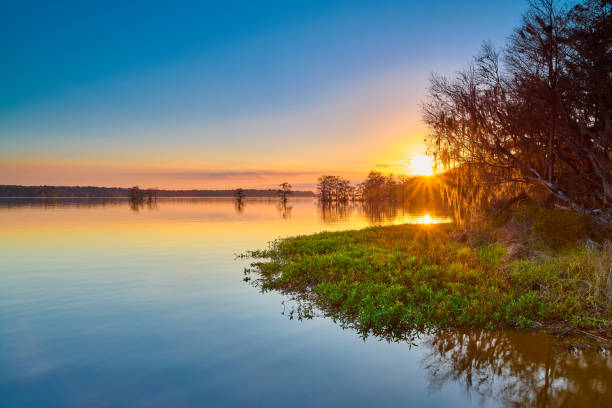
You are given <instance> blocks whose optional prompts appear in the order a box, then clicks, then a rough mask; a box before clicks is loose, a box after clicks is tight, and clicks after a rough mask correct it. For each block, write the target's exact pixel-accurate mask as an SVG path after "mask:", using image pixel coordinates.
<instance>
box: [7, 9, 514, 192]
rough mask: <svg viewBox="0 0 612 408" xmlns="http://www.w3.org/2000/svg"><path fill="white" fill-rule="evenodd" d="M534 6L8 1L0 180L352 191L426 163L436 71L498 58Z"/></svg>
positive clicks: (35, 182)
mask: <svg viewBox="0 0 612 408" xmlns="http://www.w3.org/2000/svg"><path fill="white" fill-rule="evenodd" d="M127 3H129V4H127ZM525 6H526V4H525V3H524V2H522V1H507V2H490V1H465V2H455V1H447V0H445V1H442V0H440V1H430V2H425V1H397V2H394V1H385V2H381V1H378V2H365V1H364V2H360V1H333V2H332V1H308V2H287V1H284V2H271V1H256V2H255V1H252V2H245V1H236V2H204V1H200V2H195V1H194V2H189V1H185V2H178V1H175V2H162V1H147V2H114V1H103V2H83V1H75V2H64V1H56V2H28V1H8V2H7V1H6V0H5V1H4V2H2V4H1V5H0V27H2V31H3V35H2V36H1V37H0V51H1V52H2V55H3V62H2V64H0V89H2V98H0V183H3V184H7V183H9V184H12V183H21V184H41V183H47V184H102V185H129V184H133V183H139V181H140V184H143V183H144V184H146V183H153V184H155V185H158V186H163V187H172V186H177V187H185V186H193V187H201V188H204V187H207V186H213V187H218V188H221V187H230V188H233V187H236V186H238V185H240V186H254V187H265V186H267V185H273V184H275V183H276V180H273V178H274V177H277V178H278V174H279V172H281V173H282V174H283V175H285V174H287V175H286V176H285V177H289V178H291V177H292V176H291V174H293V173H292V172H294V173H295V174H296V177H294V178H295V180H293V181H294V183H295V184H298V185H299V184H301V185H307V184H309V183H311V182H310V181H308V180H309V179H308V178H309V177H310V178H312V179H313V180H312V182H314V180H315V179H316V177H315V176H313V174H314V173H317V172H336V173H340V174H345V175H348V176H350V177H351V178H353V179H358V178H359V177H362V176H361V175H363V176H365V173H366V172H367V170H368V169H370V168H373V166H375V165H376V164H377V163H380V162H389V163H393V162H396V161H399V160H402V159H407V158H409V157H410V156H411V155H415V154H419V153H422V150H423V145H422V139H423V136H424V134H425V132H426V129H425V128H424V127H423V125H422V123H421V122H420V114H419V103H420V101H421V100H422V99H423V97H424V93H425V90H426V87H427V78H428V76H429V73H430V72H432V71H436V72H443V73H452V72H453V71H455V70H457V69H460V68H462V67H463V66H465V65H466V63H467V62H469V60H470V58H471V56H472V55H474V54H475V53H476V52H477V51H478V48H479V46H480V44H481V43H482V41H484V40H492V41H493V43H494V44H496V45H500V46H501V45H502V44H503V42H504V39H505V38H506V37H507V36H508V35H509V34H510V33H511V31H512V28H513V27H514V26H516V25H517V24H518V22H519V20H520V14H521V12H522V11H523V10H524V8H525ZM255 173H256V174H258V176H257V175H256V176H249V174H255ZM298 174H300V176H299V177H298V176H297V175H298ZM207 175H213V177H208V176H207ZM219 175H220V176H219ZM224 175H228V176H227V177H225V176H224ZM249 177H251V178H249Z"/></svg>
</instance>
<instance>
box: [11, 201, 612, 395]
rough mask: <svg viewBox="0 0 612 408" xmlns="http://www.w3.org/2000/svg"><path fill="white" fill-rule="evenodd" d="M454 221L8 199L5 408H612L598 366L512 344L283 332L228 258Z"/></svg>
mask: <svg viewBox="0 0 612 408" xmlns="http://www.w3.org/2000/svg"><path fill="white" fill-rule="evenodd" d="M447 220H448V218H446V217H444V216H441V215H436V214H434V213H430V214H426V213H425V212H423V211H419V212H411V211H407V210H406V211H402V210H398V211H389V210H385V211H383V212H378V213H374V212H372V211H371V210H368V209H363V208H362V207H361V206H360V205H359V204H355V205H352V206H349V207H347V208H334V207H331V208H323V209H322V208H319V207H318V206H317V205H316V202H315V201H314V200H311V199H296V200H293V201H291V202H290V203H289V204H288V205H287V206H286V207H282V206H279V205H278V203H277V201H276V200H254V201H246V203H245V205H244V206H242V207H241V208H238V207H236V206H235V204H234V202H233V201H232V200H229V199H161V200H158V202H157V203H156V204H155V205H152V206H147V205H144V206H130V204H129V203H128V202H127V201H125V200H101V199H93V200H87V199H58V200H52V201H50V200H47V201H42V200H38V199H0V406H2V407H43V406H44V407H85V406H86V407H116V406H130V407H144V406H146V407H168V406H172V407H179V406H197V407H225V406H236V407H238V406H263V407H287V406H291V407H320V406H352V407H361V406H363V407H365V406H377V407H384V406H388V407H395V406H414V407H448V406H452V407H461V406H581V407H598V406H612V357H611V356H610V354H609V353H608V352H607V351H605V350H603V351H601V350H597V349H587V350H583V351H572V352H570V351H568V350H567V348H566V347H565V344H564V342H560V341H558V340H556V339H555V338H554V337H552V336H550V335H547V334H538V333H517V332H513V331H495V332H491V331H481V330H475V331H470V332H456V331H445V332H438V333H436V334H430V335H423V336H421V337H420V338H418V339H416V340H415V341H414V344H412V345H411V344H408V343H406V342H400V343H394V342H391V343H388V342H386V341H380V340H378V339H375V338H368V339H366V340H365V341H364V340H363V339H361V338H360V337H359V336H358V335H357V334H356V333H355V332H353V331H351V330H342V329H341V328H340V327H338V326H337V325H335V324H334V323H333V322H332V321H331V320H329V319H325V318H314V319H312V320H303V321H297V320H295V319H294V320H290V319H289V318H288V317H287V315H282V314H281V313H282V312H283V304H282V302H283V300H285V299H284V298H283V297H282V296H281V295H279V294H278V293H263V294H262V293H260V292H259V291H258V290H257V289H256V288H254V287H253V286H251V285H250V284H248V283H245V282H243V280H242V278H243V274H242V270H243V268H244V267H245V266H247V264H248V262H249V261H248V260H243V259H235V258H234V254H235V253H240V252H242V251H245V250H248V249H255V248H262V247H265V246H266V244H267V242H268V241H270V240H272V239H275V238H277V237H283V236H290V235H296V234H307V233H313V232H317V231H322V230H341V229H349V228H361V227H365V226H369V225H372V224H389V223H403V222H421V223H422V222H442V221H447Z"/></svg>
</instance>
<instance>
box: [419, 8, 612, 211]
mask: <svg viewBox="0 0 612 408" xmlns="http://www.w3.org/2000/svg"><path fill="white" fill-rule="evenodd" d="M610 4H611V2H610V1H609V0H606V1H595V0H588V1H584V2H582V3H581V4H579V5H577V6H575V7H574V8H572V9H571V10H566V9H564V8H562V7H559V6H558V4H557V2H556V1H554V0H534V1H531V2H530V8H529V10H528V11H527V13H525V15H524V16H523V21H522V24H521V26H520V27H518V28H517V29H516V30H515V33H514V34H513V35H512V36H511V37H510V40H509V44H508V46H507V47H506V49H505V51H504V52H503V54H500V53H499V52H497V51H496V50H495V49H494V48H493V47H492V46H491V45H490V44H487V43H485V44H484V45H483V47H482V50H481V52H480V54H479V55H478V56H477V57H476V58H475V59H474V62H473V63H472V64H471V65H470V66H469V67H468V68H467V69H465V70H463V71H460V72H459V73H457V75H456V76H455V77H454V78H451V79H449V78H445V77H441V76H436V75H434V76H432V78H431V85H430V89H429V97H428V100H427V102H426V103H425V104H424V105H423V117H424V120H425V122H426V123H427V124H428V125H429V127H430V129H431V134H430V136H429V137H428V139H427V144H428V148H429V153H431V154H432V155H433V156H434V159H435V161H436V163H437V164H438V165H440V166H442V167H444V168H445V169H446V170H447V174H446V175H445V176H444V179H445V180H446V181H447V186H448V187H449V188H448V191H447V194H448V195H449V196H450V197H451V201H453V200H454V201H455V202H456V203H458V204H459V205H483V204H484V205H488V204H491V202H495V201H498V200H501V199H509V198H512V197H513V196H517V195H519V194H521V193H522V192H524V191H525V190H529V189H533V188H540V189H545V190H546V191H547V192H548V193H549V194H550V196H551V197H553V198H554V199H555V200H557V201H559V202H563V203H565V204H566V205H571V206H574V207H576V208H579V209H595V208H602V207H603V208H606V209H608V210H609V209H610V204H611V202H610V199H611V198H612V178H611V172H610V171H611V170H612V157H611V155H610V147H611V146H610V142H611V140H612V134H611V123H612V116H611V114H610V113H611V105H612V103H611V99H610V98H611V96H610V95H612V94H611V93H610V92H609V90H610V87H611V85H610V83H611V78H610V72H612V69H611V68H612V67H611V66H610V59H611V57H612V56H611V51H610V50H611V47H612V35H611V34H610V33H611V29H610V27H611V24H612V20H611V18H610V14H611V13H610ZM602 89H604V90H606V91H607V93H603V92H602V91H601V90H602Z"/></svg>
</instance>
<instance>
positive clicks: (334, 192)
mask: <svg viewBox="0 0 612 408" xmlns="http://www.w3.org/2000/svg"><path fill="white" fill-rule="evenodd" d="M317 192H318V197H319V200H320V201H321V203H323V204H331V203H340V204H341V203H347V202H349V201H363V202H364V203H366V204H368V205H375V206H385V205H398V204H401V205H409V206H414V207H432V208H434V207H442V206H444V199H443V195H442V189H441V187H440V185H439V183H438V182H437V179H436V178H431V177H420V176H413V177H409V176H405V175H400V176H395V175H394V174H386V175H385V174H383V173H381V172H377V171H371V172H370V173H369V174H368V177H367V178H366V180H365V181H364V182H362V183H359V184H357V185H351V184H350V181H349V180H347V179H345V178H343V177H339V176H331V175H323V176H321V177H319V182H318V184H317Z"/></svg>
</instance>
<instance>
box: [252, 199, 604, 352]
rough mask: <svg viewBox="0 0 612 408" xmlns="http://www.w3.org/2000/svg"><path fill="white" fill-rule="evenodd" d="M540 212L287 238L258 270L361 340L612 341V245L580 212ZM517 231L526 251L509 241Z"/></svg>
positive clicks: (263, 253)
mask: <svg viewBox="0 0 612 408" xmlns="http://www.w3.org/2000/svg"><path fill="white" fill-rule="evenodd" d="M530 211H531V212H533V211H534V210H532V209H528V210H525V211H523V212H522V213H517V214H514V215H512V216H511V217H510V222H508V219H506V220H505V221H504V223H505V226H504V227H503V228H500V227H498V226H497V227H496V226H495V225H489V226H488V227H487V228H481V229H479V230H477V231H457V227H456V226H455V225H400V226H388V227H371V228H366V229H362V230H354V231H342V232H323V233H319V234H314V235H307V236H297V237H291V238H286V239H281V240H278V241H275V242H273V243H272V244H271V246H270V248H269V249H267V250H260V251H251V252H249V253H248V254H247V255H248V256H250V257H254V258H258V259H259V260H258V261H256V262H254V263H253V264H252V268H250V269H249V270H247V272H251V273H255V274H256V275H257V276H258V284H259V285H260V286H261V288H262V289H263V290H280V291H282V292H284V293H288V294H292V295H294V296H296V297H297V298H299V299H300V300H302V301H305V302H307V303H308V304H310V305H312V306H316V307H317V308H319V309H320V310H322V311H323V312H324V313H325V314H327V315H329V316H332V317H333V318H334V319H335V320H337V321H339V322H340V323H342V324H344V325H351V326H354V327H357V328H358V329H359V330H360V331H362V332H370V333H375V334H380V333H385V332H389V331H391V332H394V333H395V334H396V335H398V334H399V335H401V334H402V333H407V332H410V331H413V330H423V329H427V328H448V327H452V328H470V327H479V328H516V329H521V330H528V329H549V330H554V331H557V332H568V333H572V334H576V333H578V334H580V333H582V334H587V335H590V336H592V337H594V338H599V339H601V340H605V341H609V340H612V302H611V291H612V288H611V285H612V284H611V282H610V279H611V277H610V271H611V269H610V267H611V265H612V245H610V243H609V242H608V241H605V242H603V243H601V244H597V243H596V242H595V241H592V240H591V239H590V238H589V235H592V233H593V231H594V229H593V228H592V225H590V224H588V220H585V219H582V218H580V217H579V216H576V215H575V214H570V213H569V212H567V213H563V212H562V213H559V212H558V211H557V212H554V211H553V212H550V211H547V212H546V213H539V214H536V215H537V216H538V218H533V219H532V216H533V215H534V214H531V213H530ZM536 211H540V210H536ZM555 211H556V210H555ZM551 217H552V221H554V222H552V223H551V225H553V226H554V228H553V231H552V235H551V236H547V235H546V233H548V232H551V231H546V228H543V227H542V225H544V227H546V222H547V220H548V221H550V220H549V218H551ZM521 220H522V221H521ZM534 220H536V221H534ZM560 220H561V221H560ZM559 222H560V223H561V225H558V224H559ZM585 223H586V224H585ZM517 225H518V227H517ZM508 226H510V227H508ZM556 228H561V230H560V231H557V230H556ZM514 230H520V231H521V232H520V233H519V234H518V235H521V236H522V238H521V239H522V241H523V242H521V243H517V242H516V241H517V239H516V238H512V236H511V237H510V239H508V235H512V233H513V231H514ZM514 235H517V234H516V233H515V234H514ZM518 241H521V240H520V239H519V240H518Z"/></svg>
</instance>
